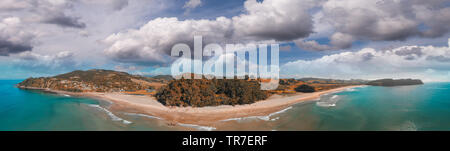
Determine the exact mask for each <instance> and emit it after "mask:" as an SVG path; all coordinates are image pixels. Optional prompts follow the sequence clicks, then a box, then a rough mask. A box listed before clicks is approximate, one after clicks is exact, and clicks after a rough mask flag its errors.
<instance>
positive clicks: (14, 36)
mask: <svg viewBox="0 0 450 151" xmlns="http://www.w3.org/2000/svg"><path fill="white" fill-rule="evenodd" d="M34 38H35V34H34V33H33V32H30V31H28V30H27V29H25V28H24V26H23V25H22V22H21V20H20V19H19V18H17V17H9V18H4V19H2V20H0V56H9V55H10V54H14V53H20V52H24V51H31V49H33V47H32V43H33V40H34Z"/></svg>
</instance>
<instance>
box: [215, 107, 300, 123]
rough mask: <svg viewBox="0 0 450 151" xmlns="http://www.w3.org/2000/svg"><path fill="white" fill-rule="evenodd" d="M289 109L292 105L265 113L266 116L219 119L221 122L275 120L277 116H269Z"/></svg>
mask: <svg viewBox="0 0 450 151" xmlns="http://www.w3.org/2000/svg"><path fill="white" fill-rule="evenodd" d="M289 109H292V106H289V107H287V108H285V109H282V110H280V111H277V112H273V113H270V114H269V115H266V116H248V117H238V118H230V119H225V120H221V121H222V122H227V121H241V120H246V119H260V120H263V121H275V120H278V119H279V117H277V118H273V119H270V117H271V116H274V115H277V114H280V113H283V112H286V111H287V110H289Z"/></svg>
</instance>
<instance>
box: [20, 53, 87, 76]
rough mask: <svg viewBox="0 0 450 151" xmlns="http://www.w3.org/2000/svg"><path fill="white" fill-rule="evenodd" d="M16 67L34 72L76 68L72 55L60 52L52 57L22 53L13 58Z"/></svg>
mask: <svg viewBox="0 0 450 151" xmlns="http://www.w3.org/2000/svg"><path fill="white" fill-rule="evenodd" d="M13 63H14V65H15V66H16V67H19V68H22V69H27V70H29V71H36V72H54V71H69V70H73V69H74V68H76V67H77V66H78V64H77V63H76V62H75V60H74V53H72V52H69V51H62V52H59V53H57V54H54V55H42V54H37V53H33V52H30V51H28V52H23V53H20V54H17V55H15V56H14V60H13Z"/></svg>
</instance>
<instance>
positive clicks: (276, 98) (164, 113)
mask: <svg viewBox="0 0 450 151" xmlns="http://www.w3.org/2000/svg"><path fill="white" fill-rule="evenodd" d="M361 86H363V85H351V86H344V87H339V88H335V89H330V90H325V91H319V92H313V93H296V94H293V95H289V96H281V95H273V96H271V97H269V98H268V99H266V100H261V101H257V102H255V103H252V104H245V105H235V106H231V105H220V106H211V107H200V108H197V107H196V108H194V107H169V106H164V105H162V104H161V103H159V102H158V101H157V100H156V98H154V97H150V96H139V95H127V94H121V93H99V92H84V93H77V92H66V91H59V90H51V89H43V88H30V87H18V88H21V89H32V90H42V91H46V92H51V93H57V94H64V95H70V96H76V97H87V98H92V99H96V100H100V101H107V102H111V103H112V104H111V105H110V106H109V110H111V111H112V112H126V113H132V114H143V115H149V116H154V117H158V118H160V119H162V120H164V121H166V122H168V125H180V124H184V125H202V126H214V125H215V124H217V123H218V122H222V121H228V120H232V119H241V118H247V117H267V116H270V115H272V114H273V113H277V112H280V111H283V110H287V109H288V108H290V107H291V106H292V105H294V104H297V103H302V102H306V101H313V100H317V99H319V98H320V96H322V95H326V94H331V93H337V92H340V91H344V90H346V89H350V88H355V87H361Z"/></svg>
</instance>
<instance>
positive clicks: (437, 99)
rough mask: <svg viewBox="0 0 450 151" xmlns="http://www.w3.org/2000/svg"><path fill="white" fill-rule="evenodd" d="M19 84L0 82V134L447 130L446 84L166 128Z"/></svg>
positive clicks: (449, 99)
mask: <svg viewBox="0 0 450 151" xmlns="http://www.w3.org/2000/svg"><path fill="white" fill-rule="evenodd" d="M18 82H20V81H17V80H0V95H1V96H2V99H0V130H450V118H449V117H450V93H449V92H450V89H449V88H450V83H428V84H425V85H420V86H402V87H372V86H367V87H361V88H352V89H347V90H346V91H342V92H338V93H334V94H327V95H324V96H322V97H321V98H320V100H316V101H308V102H303V103H299V104H296V105H293V106H292V107H288V108H286V109H284V110H281V111H279V112H275V113H272V114H270V115H267V116H253V117H247V118H235V119H229V120H224V121H221V122H218V123H217V124H215V125H212V126H199V125H191V124H181V123H180V124H178V125H171V126H168V124H167V122H165V121H164V120H161V119H160V118H158V117H154V116H148V115H142V114H134V113H123V112H111V111H109V110H108V103H107V102H104V101H97V100H93V99H87V98H78V97H71V96H67V95H59V94H50V93H44V92H41V91H36V90H21V89H18V88H15V87H14V84H16V83H18Z"/></svg>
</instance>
